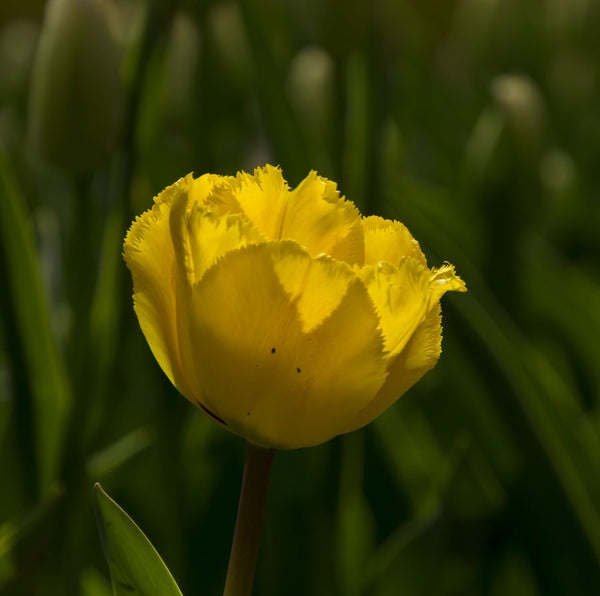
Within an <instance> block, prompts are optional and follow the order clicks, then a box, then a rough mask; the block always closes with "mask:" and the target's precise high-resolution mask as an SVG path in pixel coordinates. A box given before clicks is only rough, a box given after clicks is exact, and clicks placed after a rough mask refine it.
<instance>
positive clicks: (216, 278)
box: [124, 165, 466, 449]
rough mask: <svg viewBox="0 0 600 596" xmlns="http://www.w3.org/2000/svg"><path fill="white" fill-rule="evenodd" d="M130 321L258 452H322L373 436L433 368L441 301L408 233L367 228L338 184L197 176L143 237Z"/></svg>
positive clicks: (443, 272)
mask: <svg viewBox="0 0 600 596" xmlns="http://www.w3.org/2000/svg"><path fill="white" fill-rule="evenodd" d="M124 255H125V260H126V262H127V265H128V267H129V269H130V270H131V274H132V277H133V285H134V308H135V312H136V313H137V317H138V320H139V323H140V326H141V328H142V331H143V333H144V335H145V336H146V339H147V341H148V344H149V345H150V348H151V350H152V353H153V354H154V356H155V358H156V360H157V361H158V363H159V364H160V366H161V367H162V369H163V371H164V372H165V373H166V375H167V376H168V377H169V379H170V380H171V382H172V383H173V384H174V385H175V387H176V388H177V389H178V390H179V392H180V393H182V394H183V395H184V396H185V397H186V398H187V399H188V400H189V401H191V402H192V403H193V404H195V405H197V406H199V407H200V408H202V410H204V411H205V412H206V413H207V414H208V415H210V416H211V417H212V418H213V419H214V420H216V421H217V422H219V423H220V424H222V425H223V426H224V427H226V428H227V429H229V430H231V431H233V432H235V433H237V434H239V435H241V436H243V437H245V438H246V439H248V440H249V441H250V442H252V443H254V444H256V445H259V446H262V447H274V448H281V449H294V448H298V447H306V446H309V445H317V444H319V443H323V442H324V441H327V440H329V439H331V438H332V437H334V436H336V435H339V434H341V433H346V432H349V431H352V430H355V429H357V428H360V427H361V426H363V425H365V424H367V423H369V422H370V421H371V420H373V419H374V418H376V417H377V416H378V415H379V414H381V413H382V412H383V411H384V410H386V409H387V408H388V407H389V406H390V405H391V404H393V403H394V402H395V401H396V400H397V399H398V398H399V397H400V396H401V395H402V394H403V393H404V392H405V391H406V390H407V389H409V388H410V387H411V386H412V385H413V384H414V383H416V382H417V381H418V380H419V379H420V378H421V377H422V376H423V375H424V374H425V372H427V371H428V370H429V369H431V368H432V367H433V366H434V365H435V363H436V362H437V360H438V358H439V355H440V352H441V339H442V329H441V314H440V303H439V300H440V297H441V296H442V295H443V294H444V293H445V292H447V291H448V290H458V291H465V290H466V288H465V284H464V282H463V281H462V280H461V279H460V278H459V277H458V276H457V275H456V274H455V272H454V268H453V267H452V265H449V264H446V265H443V266H442V267H440V268H439V269H429V268H428V267H427V261H426V259H425V256H424V255H423V253H422V252H421V249H420V247H419V244H418V243H417V241H416V240H415V239H414V238H413V237H412V236H411V234H410V232H409V231H408V230H407V229H406V227H405V226H404V225H403V224H401V223H399V222H397V221H390V220H385V219H382V218H380V217H362V216H361V215H360V213H359V212H358V210H357V209H356V207H355V206H354V204H353V203H351V202H349V201H346V200H344V198H343V197H340V195H339V192H338V190H337V186H336V184H335V183H334V182H331V181H330V180H327V179H325V178H322V177H320V176H318V175H317V174H316V173H315V172H310V173H309V175H308V176H307V177H306V178H305V179H304V180H303V181H302V182H301V183H300V184H299V185H298V187H297V188H295V189H290V188H289V186H288V184H287V183H286V181H285V180H284V179H283V176H282V173H281V171H280V170H279V168H275V167H272V166H269V165H267V166H265V167H263V168H257V169H256V170H255V172H254V175H250V174H247V173H245V172H240V173H238V174H237V176H235V177H234V176H217V175H212V174H205V175H203V176H201V177H200V178H197V179H194V178H193V176H192V175H191V174H189V175H188V176H186V177H185V178H182V179H180V180H179V181H177V182H176V183H175V184H173V185H172V186H169V187H168V188H166V189H165V190H164V191H163V192H161V193H160V194H159V195H158V196H157V197H156V198H155V199H154V206H153V207H152V209H151V210H149V211H147V212H146V213H144V214H143V215H141V216H140V217H138V218H137V219H136V220H135V222H134V223H133V224H132V226H131V229H130V230H129V232H128V234H127V237H126V238H125V247H124Z"/></svg>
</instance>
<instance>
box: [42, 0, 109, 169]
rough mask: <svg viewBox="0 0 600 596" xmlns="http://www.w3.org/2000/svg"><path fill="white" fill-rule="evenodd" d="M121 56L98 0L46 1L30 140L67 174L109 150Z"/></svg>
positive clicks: (100, 158)
mask: <svg viewBox="0 0 600 596" xmlns="http://www.w3.org/2000/svg"><path fill="white" fill-rule="evenodd" d="M120 99H121V85H120V80H119V57H118V53H117V48H116V45H115V41H114V39H113V37H112V35H111V32H110V30H109V27H108V24H107V20H106V14H105V12H104V10H103V7H102V5H101V4H100V2H99V0H50V1H49V2H48V4H47V7H46V13H45V18H44V25H43V28H42V33H41V36H40V40H39V45H38V49H37V54H36V58H35V64H34V68H33V75H32V88H31V102H30V135H31V141H32V142H33V143H34V145H35V146H36V148H37V149H38V151H39V153H40V155H41V156H42V157H43V158H44V159H45V160H46V161H48V162H50V163H52V164H54V165H56V166H58V167H61V168H64V169H65V170H68V171H70V172H86V171H92V170H94V169H96V168H97V167H98V166H99V165H100V164H101V163H102V161H103V160H104V159H105V158H106V157H107V156H108V154H109V153H110V151H111V149H112V148H113V145H114V142H115V139H116V133H117V127H118V120H119V106H120Z"/></svg>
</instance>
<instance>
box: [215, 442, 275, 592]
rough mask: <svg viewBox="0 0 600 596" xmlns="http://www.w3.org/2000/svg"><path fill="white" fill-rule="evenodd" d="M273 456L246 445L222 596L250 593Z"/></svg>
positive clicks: (273, 453)
mask: <svg viewBox="0 0 600 596" xmlns="http://www.w3.org/2000/svg"><path fill="white" fill-rule="evenodd" d="M274 455H275V450H274V449H265V448H263V447H257V446H256V445H252V444H251V443H248V444H247V446H246V465H245V466H244V479H243V480H242V491H241V493H240V503H239V505H238V514H237V520H236V522H235V532H234V534H233V543H232V545H231V555H230V557H229V567H228V569H227V580H226V581H225V591H224V592H223V596H249V595H250V594H251V593H252V582H253V580H254V570H255V568H256V560H257V558H258V545H259V542H260V531H261V527H262V520H263V514H264V511H265V502H266V500H267V489H268V486H269V476H270V474H271V464H272V463H273V457H274Z"/></svg>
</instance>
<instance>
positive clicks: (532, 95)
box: [491, 74, 545, 160]
mask: <svg viewBox="0 0 600 596" xmlns="http://www.w3.org/2000/svg"><path fill="white" fill-rule="evenodd" d="M491 93H492V96H493V98H494V99H495V100H496V103H497V105H498V107H499V108H500V110H501V111H502V113H503V114H504V117H505V118H506V121H507V123H508V125H509V127H510V129H511V131H512V134H513V135H514V139H515V142H516V143H517V148H518V149H519V150H520V151H521V152H522V154H523V155H522V157H526V158H533V159H534V160H537V159H539V155H540V151H541V146H542V138H543V129H544V116H545V114H544V112H545V110H544V100H543V98H542V95H541V93H540V91H539V88H538V86H537V85H536V83H535V82H534V81H533V80H532V79H530V78H529V77H526V76H522V75H516V74H503V75H499V76H497V77H495V78H494V80H493V81H492V84H491Z"/></svg>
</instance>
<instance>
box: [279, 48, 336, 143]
mask: <svg viewBox="0 0 600 596" xmlns="http://www.w3.org/2000/svg"><path fill="white" fill-rule="evenodd" d="M333 70H334V64H333V60H332V58H331V56H330V55H329V54H328V53H327V52H326V51H325V50H323V49H321V48H319V47H316V46H309V47H307V48H304V49H303V50H302V51H300V52H299V53H298V54H297V55H296V57H295V58H294V60H293V61H292V63H291V65H290V72H289V80H288V88H289V92H290V97H291V99H292V101H293V102H294V104H295V105H296V107H297V108H298V110H299V111H300V113H301V114H302V117H303V119H304V120H305V122H306V123H307V124H308V125H309V126H314V127H316V128H318V129H320V130H321V131H322V130H323V128H322V127H323V125H324V124H326V122H327V120H328V119H329V118H330V117H331V110H332V102H333Z"/></svg>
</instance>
